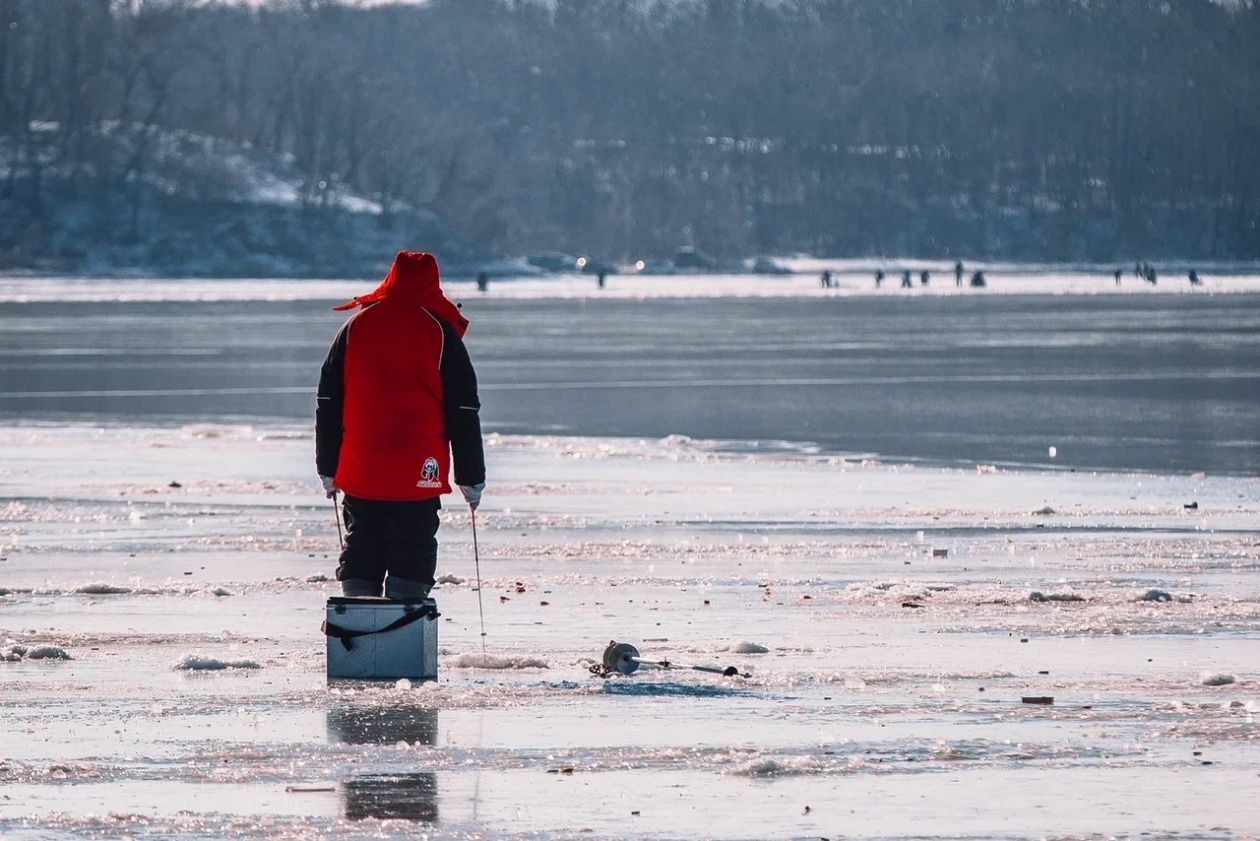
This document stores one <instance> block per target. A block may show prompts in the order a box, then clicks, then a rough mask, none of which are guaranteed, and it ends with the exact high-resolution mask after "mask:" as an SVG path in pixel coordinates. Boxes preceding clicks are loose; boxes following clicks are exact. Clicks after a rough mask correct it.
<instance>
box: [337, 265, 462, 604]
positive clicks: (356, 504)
mask: <svg viewBox="0 0 1260 841" xmlns="http://www.w3.org/2000/svg"><path fill="white" fill-rule="evenodd" d="M356 308H357V309H358V310H359V311H358V312H357V313H355V314H354V315H353V316H351V317H350V319H349V320H348V321H347V322H346V323H345V324H343V325H342V327H341V329H340V330H339V331H338V332H337V335H336V338H334V339H333V343H332V347H331V348H329V350H328V356H327V358H326V359H325V360H324V365H323V368H322V369H321V371H320V375H319V392H318V395H317V401H316V408H315V466H316V468H317V469H318V471H319V478H320V481H321V482H322V483H323V486H324V491H325V492H326V493H327V494H328V496H329V497H331V498H333V499H336V494H337V491H341V492H342V493H343V494H344V500H343V502H342V510H343V512H344V514H345V521H346V540H345V548H344V549H343V550H342V552H341V557H340V563H339V564H338V566H337V580H338V581H340V582H341V591H342V594H343V595H346V596H380V595H381V594H382V590H383V592H384V595H385V597H386V598H393V599H398V598H423V597H425V596H427V595H428V594H429V590H430V589H431V588H432V587H433V584H434V578H433V573H434V570H435V569H436V567H437V529H438V510H439V509H440V508H441V507H442V503H441V499H440V498H441V496H442V494H448V493H450V492H451V486H450V483H449V479H448V477H449V476H450V473H451V463H452V457H453V461H454V467H455V484H456V485H458V486H459V489H460V491H461V492H462V493H463V496H464V499H465V501H467V503H468V505H469V506H470V507H471V508H472V509H474V510H475V509H476V508H477V506H478V504H480V502H481V493H482V491H483V490H484V489H485V481H486V465H485V453H484V450H483V448H482V442H481V417H480V414H479V412H480V409H481V402H480V400H479V399H478V397H477V375H476V372H475V371H474V370H473V366H472V361H471V360H470V359H469V358H468V350H467V348H465V347H464V332H465V331H466V330H467V329H468V319H467V318H465V317H464V316H463V314H462V313H461V312H460V311H459V308H458V307H457V306H456V305H455V304H453V303H451V302H450V300H448V299H447V297H446V296H445V295H444V294H442V289H441V287H440V285H439V282H438V265H437V261H436V260H435V259H434V258H433V255H432V254H426V253H417V252H411V251H400V252H399V253H398V256H397V257H395V259H394V265H393V267H392V268H391V269H390V270H389V274H388V275H386V276H385V280H384V281H383V282H382V283H381V285H380V286H378V287H377V288H376V289H375V290H374V291H373V292H370V293H368V294H367V295H362V296H360V297H358V298H355V299H354V300H353V301H350V302H349V303H345V304H342V305H341V306H338V307H334V308H333V309H334V310H338V311H344V310H352V309H356Z"/></svg>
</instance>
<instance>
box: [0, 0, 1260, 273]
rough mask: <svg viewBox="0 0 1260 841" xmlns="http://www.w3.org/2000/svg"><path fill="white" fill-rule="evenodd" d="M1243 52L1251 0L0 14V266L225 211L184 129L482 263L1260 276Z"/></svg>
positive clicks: (309, 1) (186, 2) (61, 3)
mask: <svg viewBox="0 0 1260 841" xmlns="http://www.w3.org/2000/svg"><path fill="white" fill-rule="evenodd" d="M1258 43H1260V4H1257V3H1256V2H1250V0H1249V1H1248V2H1235V3H1232V4H1223V3H1218V2H1211V1H1210V0H1090V2H1088V3H1086V2H1074V0H1062V1H1061V2H1059V1H1058V0H1056V2H1049V1H1048V0H777V1H775V0H536V2H535V1H534V0H515V1H514V2H513V0H429V1H428V2H427V3H424V4H420V5H411V4H403V5H393V6H389V5H387V6H374V7H370V8H359V7H356V6H354V5H353V4H352V3H349V2H343V1H342V0H273V2H269V3H262V4H261V5H244V4H233V3H208V4H207V3H201V2H194V0H0V209H3V210H4V215H5V216H7V217H8V221H7V222H0V251H6V252H7V251H8V250H9V249H10V248H11V247H12V246H13V244H14V243H21V244H24V245H25V246H26V247H28V248H30V249H35V250H38V249H39V248H41V247H42V248H45V249H46V248H49V247H54V246H50V245H49V243H54V244H55V243H56V241H57V237H58V229H59V226H62V227H64V225H63V224H62V223H61V222H58V221H57V220H58V218H59V217H58V216H57V213H56V208H57V207H58V206H59V204H64V203H65V202H66V201H77V202H81V203H86V205H88V206H96V205H100V206H107V207H109V208H110V210H109V212H108V214H107V215H106V216H105V217H103V218H107V219H108V220H109V224H110V225H111V226H113V227H116V228H118V229H119V230H128V231H129V232H130V235H132V236H140V235H142V234H143V231H142V230H140V229H141V228H143V227H144V226H160V225H161V224H162V215H161V213H154V212H151V211H152V210H153V208H155V207H158V208H160V207H169V206H170V202H172V201H176V200H178V201H181V202H185V203H186V202H207V201H209V202H228V203H230V202H232V201H233V200H236V199H239V198H240V195H241V191H240V189H239V185H234V184H233V182H232V178H231V172H230V169H215V170H214V171H213V172H203V173H201V176H202V177H198V173H197V171H196V170H195V167H194V168H192V169H191V170H190V168H189V167H188V166H184V167H182V168H180V167H177V166H175V164H173V163H172V158H173V157H178V156H177V155H176V154H175V153H173V152H172V150H171V149H170V148H166V147H169V146H170V141H169V137H170V132H172V131H178V132H184V133H185V134H184V135H180V136H185V137H189V138H201V139H204V138H215V139H219V140H222V141H225V142H231V143H234V144H238V146H237V147H233V148H247V149H251V150H256V151H257V153H258V154H265V155H272V156H275V159H276V160H283V161H285V162H287V165H288V166H289V167H290V171H291V172H292V173H293V178H292V183H293V185H295V186H296V189H297V190H298V194H299V196H300V199H301V201H302V203H303V205H304V206H305V207H308V208H309V209H310V210H311V212H312V213H318V212H319V210H320V209H321V208H327V207H328V203H329V200H330V197H335V196H336V195H337V194H338V192H339V191H341V192H346V193H350V192H352V193H354V194H358V195H363V196H367V197H370V198H371V199H372V200H373V201H375V202H376V203H377V204H378V205H379V208H380V210H381V213H380V222H379V223H380V224H382V225H388V224H390V220H391V218H392V217H393V216H394V215H395V214H396V213H398V212H400V211H402V210H404V209H411V210H415V209H422V210H424V211H431V212H432V213H434V214H437V215H438V216H440V217H441V218H442V219H444V220H445V222H446V223H447V224H448V225H449V226H450V227H451V228H452V229H453V230H454V231H456V232H458V233H459V235H460V236H461V237H463V238H465V239H466V241H467V242H470V243H474V244H475V245H476V246H477V247H478V248H480V249H482V250H484V251H485V252H486V253H524V252H527V251H531V250H544V249H558V250H566V251H572V252H576V253H584V254H598V255H602V256H608V257H613V258H626V257H638V256H653V255H663V254H668V253H670V252H672V250H673V249H674V248H675V247H677V246H679V245H684V244H686V245H695V246H698V247H700V248H702V249H704V250H706V251H709V252H712V253H717V254H721V255H727V256H745V255H751V254H757V253H786V252H809V253H813V254H818V255H820V256H856V255H872V254H887V255H918V256H932V257H946V256H948V257H954V256H959V257H977V258H982V257H1009V258H1022V259H1091V260H1111V259H1134V258H1137V257H1156V258H1158V257H1182V258H1195V259H1202V258H1218V259H1255V258H1260V231H1258V230H1257V222H1258V221H1260V50H1257V49H1256V44H1258ZM164 138H165V140H164ZM163 144H165V147H164V146H163ZM172 167H174V168H172ZM146 208H148V209H149V211H150V212H148V213H146V212H145V209H146ZM416 246H417V247H422V246H423V243H416Z"/></svg>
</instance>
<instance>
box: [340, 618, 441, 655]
mask: <svg viewBox="0 0 1260 841" xmlns="http://www.w3.org/2000/svg"><path fill="white" fill-rule="evenodd" d="M426 616H432V617H433V618H434V619H437V618H438V617H439V616H441V614H440V613H438V612H437V611H436V610H413V611H411V612H410V613H404V614H403V615H402V616H400V617H398V618H397V619H395V620H394V621H393V622H390V623H389V624H388V625H386V626H385V627H384V628H377V629H376V630H375V631H351V630H350V629H349V628H343V627H341V626H340V625H334V624H333V623H331V622H329V621H328V620H324V624H323V625H321V626H320V629H321V630H322V631H323V632H324V636H326V637H336V638H337V639H339V640H341V644H342V645H343V646H345V649H346V651H351V650H353V649H354V643H353V642H352V640H354V639H356V638H358V637H370V636H371V635H372V634H384V633H388V632H389V631H397V630H398V629H399V628H405V627H407V626H408V625H410V624H411V623H412V622H415V621H417V620H420V619H423V618H424V617H426Z"/></svg>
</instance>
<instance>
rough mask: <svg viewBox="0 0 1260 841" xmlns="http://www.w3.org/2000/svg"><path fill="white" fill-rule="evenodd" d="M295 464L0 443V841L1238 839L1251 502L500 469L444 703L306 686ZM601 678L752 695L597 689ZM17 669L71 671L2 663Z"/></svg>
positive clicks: (1177, 480) (202, 431) (302, 473)
mask: <svg viewBox="0 0 1260 841" xmlns="http://www.w3.org/2000/svg"><path fill="white" fill-rule="evenodd" d="M310 447H311V442H310V440H309V430H308V429H305V428H301V427H298V426H296V425H294V426H271V425H262V426H249V427H243V426H241V425H238V424H233V423H222V424H209V425H200V426H198V427H196V428H192V427H189V428H183V429H181V428H161V427H141V426H130V427H125V426H114V427H97V426H93V427H87V426H59V425H39V426H32V425H23V426H8V427H0V558H3V560H0V575H2V576H3V577H2V578H0V580H2V581H3V583H4V589H3V591H2V594H0V651H4V652H19V651H20V652H21V654H17V655H16V659H14V660H13V661H11V662H9V661H6V662H3V663H0V720H3V721H4V723H5V726H4V727H3V728H0V791H2V792H3V795H4V796H6V797H8V798H9V799H7V800H0V836H4V837H16V838H27V839H37V838H38V839H47V838H82V837H127V836H134V837H143V836H146V835H148V836H153V835H159V836H164V837H177V838H189V839H193V838H196V839H202V838H205V839H209V838H242V839H244V838H249V839H254V838H268V839H270V838H276V839H280V838H284V839H296V838H316V837H320V838H323V837H336V838H366V837H373V838H378V837H398V838H403V837H416V836H419V835H423V834H426V833H428V834H429V835H430V836H431V837H451V838H482V839H484V838H495V839H497V838H542V839H561V838H573V837H599V838H614V839H628V838H640V837H651V838H678V837H686V838H693V837H713V838H729V839H744V838H765V837H775V838H779V837H793V838H808V837H837V836H839V835H841V834H843V835H844V836H845V837H850V838H946V837H948V838H957V837H962V838H985V839H992V838H1004V839H1005V838H1015V839H1037V838H1042V837H1046V836H1047V834H1050V835H1053V836H1054V837H1064V838H1093V837H1099V836H1103V835H1108V836H1116V837H1137V836H1140V835H1141V834H1142V833H1144V832H1148V833H1151V834H1152V835H1153V836H1155V837H1160V836H1161V835H1171V834H1172V833H1177V834H1178V837H1184V838H1222V839H1224V838H1241V837H1246V833H1248V832H1251V831H1253V829H1254V827H1256V826H1260V805H1257V803H1256V800H1255V798H1252V797H1247V796H1243V795H1244V793H1245V792H1247V791H1250V790H1251V789H1252V788H1253V787H1254V783H1255V780H1256V775H1257V773H1260V759H1258V758H1257V757H1258V754H1257V751H1256V745H1257V740H1260V731H1258V730H1257V726H1256V715H1257V713H1258V712H1260V698H1258V697H1257V689H1256V686H1257V684H1256V680H1257V671H1256V662H1257V660H1256V657H1255V652H1256V649H1257V642H1258V641H1260V640H1258V638H1260V534H1258V526H1257V523H1258V522H1260V483H1258V482H1257V480H1256V479H1254V478H1245V477H1216V476H1197V477H1192V476H1172V475H1168V476H1152V475H1136V474H1132V475H1118V474H1114V475H1113V474H1085V473H1077V474H1070V473H1067V472H1062V471H1060V472H1040V473H1038V472H1019V471H1008V470H994V471H977V470H976V469H975V468H974V466H966V467H960V468H958V469H934V468H925V467H922V466H920V467H917V468H914V469H908V468H906V467H905V466H903V465H896V464H894V465H878V464H873V463H868V464H861V463H857V462H853V461H844V460H842V459H836V458H832V457H827V456H821V455H817V454H811V453H809V452H803V451H801V450H799V449H795V450H794V449H791V448H782V449H776V450H773V451H761V452H757V453H753V454H750V453H747V452H734V451H730V450H726V449H724V448H722V447H720V446H717V445H716V444H715V443H714V442H711V441H703V440H692V439H687V438H685V437H677V438H671V439H668V440H651V439H611V438H609V439H583V438H566V437H559V436H493V437H491V438H490V439H489V440H488V448H487V450H488V461H489V468H490V475H491V482H490V484H489V486H488V488H487V491H486V496H485V499H484V502H483V505H482V507H481V509H479V510H478V515H477V526H478V530H479V535H478V537H479V544H480V552H481V556H480V557H481V573H482V585H483V591H482V592H481V594H480V596H481V598H482V600H483V603H484V607H485V624H486V632H487V636H486V641H485V642H486V649H485V650H486V654H485V655H484V657H483V655H482V654H481V650H482V649H481V644H482V639H481V636H480V623H479V620H478V608H477V601H478V595H479V594H478V592H477V591H476V590H475V588H474V587H472V586H469V580H470V579H471V578H472V576H473V562H472V561H473V557H472V540H471V533H470V530H469V526H470V522H469V517H468V514H467V512H466V510H463V509H462V508H460V507H457V506H449V507H448V508H447V509H445V510H444V511H443V512H442V526H441V529H440V530H439V540H440V541H441V550H440V566H439V573H440V575H441V576H442V577H441V578H440V581H439V584H438V586H437V588H436V589H435V590H434V596H435V598H436V599H437V601H438V604H439V606H440V608H441V611H442V620H441V624H440V627H439V630H440V641H441V646H442V650H443V655H442V657H441V659H440V668H439V680H438V681H436V682H426V683H415V684H412V685H410V686H408V685H407V684H406V683H405V682H393V681H390V682H385V683H382V684H373V683H355V682H344V683H342V682H339V683H337V684H335V685H332V686H330V685H328V684H327V682H326V680H325V677H324V646H325V645H326V640H325V638H324V637H323V635H322V634H321V633H320V632H319V623H320V620H321V619H322V618H323V613H324V602H325V600H326V598H327V597H328V596H329V595H332V594H335V593H336V592H337V589H336V583H335V582H333V581H331V580H329V578H330V575H331V573H332V571H333V569H334V567H335V564H336V554H337V534H336V527H335V525H334V523H333V520H332V516H331V513H332V512H331V511H329V510H328V509H329V504H328V501H327V500H326V499H324V498H323V496H322V493H321V492H320V490H319V488H318V485H317V484H316V482H315V480H314V477H313V476H311V475H309V471H310ZM172 478H178V481H179V486H178V487H172V485H171V482H172ZM1134 496H1138V497H1139V499H1137V500H1135V499H1131V497H1134ZM1191 498H1195V499H1197V500H1198V501H1199V502H1200V504H1201V505H1202V508H1201V509H1200V510H1198V511H1196V512H1194V513H1193V514H1191V513H1189V512H1187V510H1186V509H1184V507H1183V506H1184V503H1185V501H1186V500H1187V499H1191ZM1044 509H1049V510H1048V511H1047V510H1044ZM132 512H139V513H140V514H142V515H143V516H142V517H139V518H133V517H132V516H131V513H132ZM1033 512H1036V513H1033ZM943 547H948V549H949V552H948V554H947V555H946V556H944V557H941V556H938V555H937V554H936V553H935V552H934V551H933V550H934V549H935V548H943ZM518 582H519V586H518ZM520 589H524V592H523V593H522V592H519V590H520ZM1152 590H1158V591H1160V592H1164V593H1167V594H1169V596H1170V599H1168V600H1163V599H1160V600H1145V599H1144V598H1143V596H1144V595H1145V594H1147V593H1148V592H1149V591H1152ZM218 593H231V597H230V598H229V597H223V596H220V595H217V594H218ZM1032 594H1040V595H1041V596H1042V598H1041V599H1034V598H1032ZM1069 597H1070V598H1069ZM1078 598H1079V600H1077V599H1078ZM906 605H911V606H910V607H907V606H906ZM610 639H617V640H625V641H629V642H632V643H633V644H635V645H636V646H638V647H639V648H640V650H641V651H643V652H644V655H645V656H648V657H651V658H653V659H657V658H660V659H669V660H671V661H675V662H679V663H696V664H719V665H723V666H725V665H728V664H729V665H734V666H736V667H738V668H739V669H740V670H741V671H750V672H751V673H752V675H753V676H752V677H751V678H748V679H744V678H724V677H721V676H717V675H707V674H700V673H695V672H689V671H671V672H669V673H663V672H659V671H655V672H648V671H647V670H641V671H640V672H639V673H636V674H634V675H631V676H614V677H611V678H608V679H606V680H605V679H601V678H598V677H595V676H593V675H592V674H590V672H589V667H590V666H591V665H592V664H594V663H596V662H597V660H598V658H599V657H600V655H601V653H602V651H603V649H604V647H605V646H606V645H607V644H608V641H609V640H610ZM44 646H54V647H56V648H58V649H61V650H63V651H65V652H66V653H67V654H68V655H70V656H71V657H72V658H73V659H71V660H69V661H64V662H60V661H32V660H31V659H30V658H29V656H24V655H28V654H29V653H30V652H31V651H34V650H36V649H38V648H40V647H44ZM754 652H760V653H754ZM176 661H180V662H187V663H189V664H197V665H202V666H208V667H210V670H209V671H204V670H197V669H173V668H172V663H175V662H176ZM233 664H237V665H241V664H252V665H254V666H256V667H257V668H231V666H232V665H233ZM215 666H222V667H224V668H215ZM1223 676H1230V677H1232V678H1234V682H1232V683H1227V682H1216V679H1217V678H1220V677H1223ZM1205 677H1211V678H1213V684H1214V685H1208V684H1206V683H1205V682H1204V678H1205ZM1024 696H1053V697H1054V698H1055V703H1054V705H1053V706H1028V705H1023V704H1021V703H1020V699H1021V697H1024ZM1205 763H1210V764H1205ZM330 789H331V790H330ZM806 806H809V807H810V809H809V811H808V812H806V811H805V807H806ZM632 813H638V814H632ZM1214 827H1216V828H1219V829H1214ZM583 830H590V831H589V832H583Z"/></svg>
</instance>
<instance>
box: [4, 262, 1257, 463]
mask: <svg viewBox="0 0 1260 841" xmlns="http://www.w3.org/2000/svg"><path fill="white" fill-rule="evenodd" d="M1251 281H1252V279H1251V278H1247V277H1244V278H1237V279H1223V280H1216V279H1211V278H1210V279H1209V280H1208V281H1207V282H1208V284H1209V286H1208V292H1201V290H1196V291H1195V292H1193V293H1191V292H1189V291H1187V290H1186V289H1185V288H1180V287H1178V288H1176V289H1174V288H1172V287H1171V286H1170V284H1169V283H1168V282H1166V283H1165V284H1164V285H1163V286H1160V287H1156V289H1155V290H1152V289H1150V288H1146V285H1145V284H1142V285H1141V287H1139V286H1136V285H1134V282H1133V281H1131V280H1129V281H1127V285H1126V286H1124V287H1122V288H1121V289H1120V290H1119V291H1118V292H1117V291H1116V287H1115V286H1114V284H1113V283H1112V281H1111V280H1110V279H1105V283H1101V285H1100V281H1099V280H1098V279H1097V278H1084V279H1081V278H1077V279H1075V280H1073V279H1072V277H1070V276H1069V277H1066V278H1062V277H1059V276H1035V277H1031V278H1026V279H1022V280H1021V279H1010V280H1004V279H1003V276H1002V275H997V276H996V277H995V279H994V280H993V282H992V284H991V285H992V288H991V289H989V290H986V291H985V292H982V293H974V292H971V291H970V290H956V289H955V288H954V286H953V283H952V281H951V282H949V283H942V282H941V281H937V282H936V284H937V285H934V286H932V287H930V288H929V289H915V290H911V292H910V293H901V292H899V291H898V290H895V289H894V290H889V289H885V290H883V291H882V292H881V293H879V294H876V293H874V291H873V289H871V288H869V287H870V283H869V281H868V280H865V279H862V280H859V279H857V278H854V277H848V276H846V277H845V278H844V283H845V284H846V285H845V286H843V287H842V288H841V289H838V290H829V291H827V292H823V291H821V290H819V289H817V283H816V280H814V279H813V277H812V276H809V277H808V278H800V277H796V278H789V279H784V280H777V279H764V278H762V279H749V278H728V279H723V278H720V277H719V278H696V277H692V278H677V277H675V278H615V277H614V278H612V279H610V285H609V289H607V290H605V292H607V293H608V294H607V295H606V296H605V295H603V294H598V295H597V294H592V293H593V292H594V290H593V288H592V287H593V281H591V280H589V279H582V280H556V281H525V282H519V283H510V282H498V283H495V284H493V285H492V287H491V291H490V293H489V294H487V295H479V294H478V293H477V292H476V291H475V290H474V289H472V288H471V286H470V285H469V284H460V283H456V284H453V285H452V289H453V293H452V294H453V297H455V298H456V299H458V300H461V301H462V302H463V303H464V306H465V309H466V311H467V313H468V315H469V316H470V318H471V319H472V320H473V327H472V330H471V332H470V333H469V339H468V340H469V347H470V351H471V353H472V356H473V359H474V361H475V363H476V364H477V367H478V372H479V375H480V378H481V382H482V389H483V400H484V404H485V410H484V412H483V418H484V422H485V426H486V428H487V429H488V430H491V431H499V432H510V433H531V434H533V433H549V434H561V435H620V436H645V437H649V438H663V437H665V436H668V435H687V436H691V437H693V438H705V439H718V440H723V441H728V442H731V444H730V446H731V447H733V448H736V449H747V448H749V447H761V448H771V449H774V448H781V447H785V446H786V447H789V448H794V449H795V448H804V449H806V450H808V451H814V450H817V451H823V452H828V453H835V454H849V455H858V456H861V455H866V456H870V457H875V458H881V459H885V460H897V461H907V460H908V461H915V462H920V463H931V464H946V465H958V464H961V465H967V466H970V465H974V464H977V463H984V464H999V465H1011V466H1033V467H1055V468H1065V469H1068V468H1074V469H1108V470H1149V471H1156V472H1170V471H1171V472H1187V473H1191V472H1198V471H1206V472H1209V473H1213V474H1220V473H1225V474H1234V475H1258V474H1260V294H1256V293H1255V291H1254V290H1252V289H1251V286H1252V284H1251ZM1004 283H1005V284H1006V285H1005V286H1004V285H1003V284H1004ZM547 284H550V285H547ZM1021 284H1022V285H1021ZM369 287H370V284H367V283H347V282H310V283H304V282H284V281H259V282H247V281H186V282H176V281H170V282H162V281H74V280H69V281H34V280H12V279H10V280H8V281H0V359H3V362H0V418H5V419H9V420H23V421H31V420H89V419H90V420H113V421H118V420H121V421H124V422H125V421H129V420H131V419H145V420H146V421H147V422H159V423H160V422H177V423H188V422H195V421H197V420H199V419H205V418H218V417H228V416H234V417H240V418H253V419H258V418H271V419H275V418H293V419H297V418H306V417H309V416H310V415H311V411H312V410H311V406H312V402H313V401H312V392H313V389H314V384H315V381H316V378H317V375H318V365H319V362H320V360H321V359H322V357H323V354H324V352H325V350H326V348H327V345H328V342H329V341H330V337H331V336H332V334H333V332H334V331H335V329H336V326H337V325H338V324H339V323H340V321H341V316H340V315H339V314H336V313H332V312H330V311H329V303H330V301H340V300H345V299H347V298H349V297H351V296H352V295H353V294H355V293H357V292H362V291H364V290H365V289H367V288H369ZM1004 290H1005V291H1004ZM1012 290H1013V291H1012ZM1157 290H1160V291H1157ZM684 292H690V293H692V296H691V297H680V295H681V294H682V293H684ZM721 292H724V293H725V294H716V293H721ZM1231 292H1232V293H1235V294H1229V293H1231ZM545 293H546V294H545ZM1067 293H1070V294H1067ZM1050 447H1054V448H1055V450H1056V453H1057V456H1056V457H1055V458H1054V459H1051V458H1050V457H1049V452H1050Z"/></svg>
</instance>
